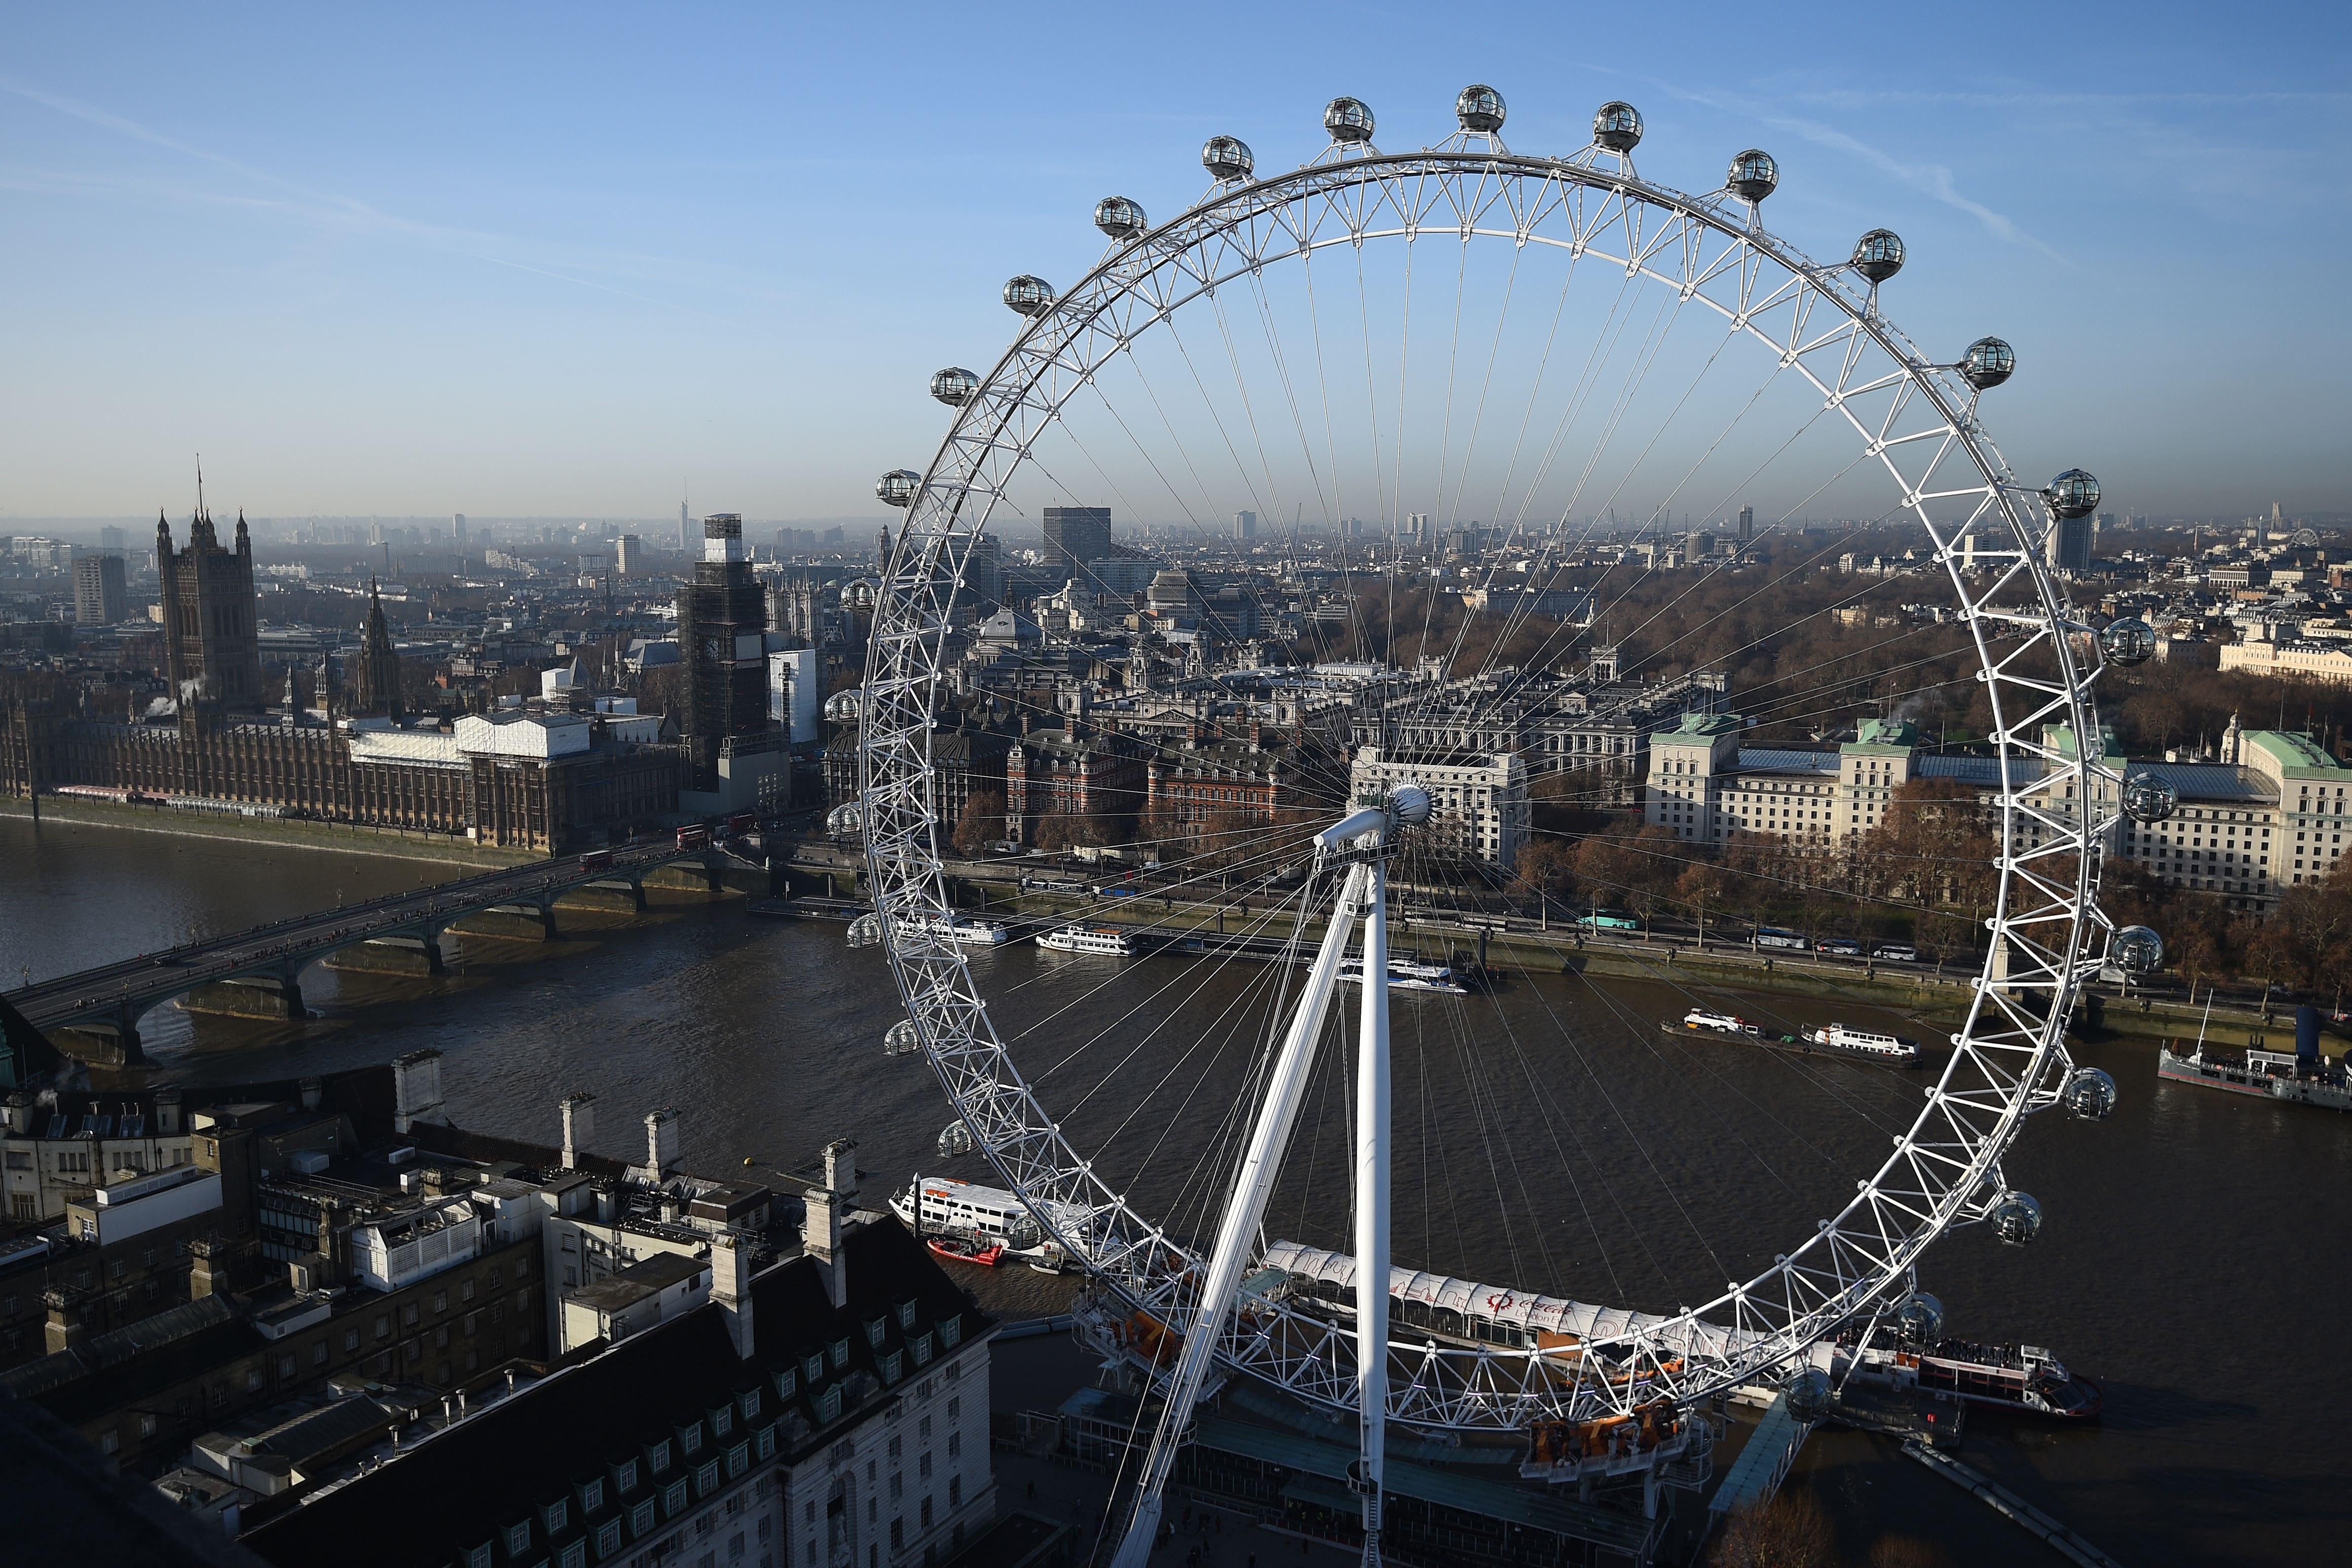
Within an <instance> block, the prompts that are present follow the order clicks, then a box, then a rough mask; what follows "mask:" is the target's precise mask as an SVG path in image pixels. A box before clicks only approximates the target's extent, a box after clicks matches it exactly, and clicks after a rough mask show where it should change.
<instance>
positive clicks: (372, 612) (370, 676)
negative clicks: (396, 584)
mask: <svg viewBox="0 0 2352 1568" xmlns="http://www.w3.org/2000/svg"><path fill="white" fill-rule="evenodd" d="M356 674H357V679H358V684H357V685H355V686H354V687H353V688H352V714H353V715H354V716H361V717H376V716H382V717H385V718H392V719H397V718H400V717H402V716H403V712H404V707H405V705H404V703H403V702H402V701H401V696H400V651H399V650H398V649H397V648H395V647H394V646H393V643H392V626H391V623H390V622H386V621H385V620H384V618H383V594H382V593H381V592H380V591H378V590H377V587H376V584H375V581H374V580H373V579H370V580H369V581H368V613H367V632H366V633H365V635H364V636H363V637H362V640H361V643H360V664H359V669H358V671H357V672H356Z"/></svg>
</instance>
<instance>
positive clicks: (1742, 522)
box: [1739, 507, 1756, 545]
mask: <svg viewBox="0 0 2352 1568" xmlns="http://www.w3.org/2000/svg"><path fill="white" fill-rule="evenodd" d="M1739 542H1740V543H1741V544H1743V545H1748V544H1753V543H1755V542H1756V508H1755V507H1740V508H1739Z"/></svg>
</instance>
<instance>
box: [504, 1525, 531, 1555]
mask: <svg viewBox="0 0 2352 1568" xmlns="http://www.w3.org/2000/svg"><path fill="white" fill-rule="evenodd" d="M528 1551H530V1521H529V1520H527V1519H526V1520H524V1521H522V1522H521V1523H520V1524H510V1525H509V1526H507V1555H508V1556H509V1557H520V1556H521V1555H522V1554H523V1553H524V1552H528Z"/></svg>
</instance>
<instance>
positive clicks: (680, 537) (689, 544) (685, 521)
mask: <svg viewBox="0 0 2352 1568" xmlns="http://www.w3.org/2000/svg"><path fill="white" fill-rule="evenodd" d="M677 548H678V549H682V550H684V551H686V553H687V554H688V555H692V554H693V553H694V519H693V518H692V517H688V516H687V514H686V503H685V502H684V501H680V502H679V503H678V504H677Z"/></svg>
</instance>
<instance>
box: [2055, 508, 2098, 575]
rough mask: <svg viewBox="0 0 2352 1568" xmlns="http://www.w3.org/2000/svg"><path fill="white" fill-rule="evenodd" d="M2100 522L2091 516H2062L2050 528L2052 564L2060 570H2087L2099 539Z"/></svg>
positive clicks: (2089, 567)
mask: <svg viewBox="0 0 2352 1568" xmlns="http://www.w3.org/2000/svg"><path fill="white" fill-rule="evenodd" d="M2098 532H2099V528H2098V524H2097V522H2096V521H2095V519H2093V518H2091V517H2061V518H2059V519H2058V520H2057V521H2056V522H2055V523H2054V524H2053V525H2052V527H2051V529H2050V564H2051V566H2052V567H2053V569H2054V570H2059V571H2064V572H2086V571H2088V570H2091V553H2092V550H2093V549H2094V548H2095V545H2096V544H2097V541H2098Z"/></svg>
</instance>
